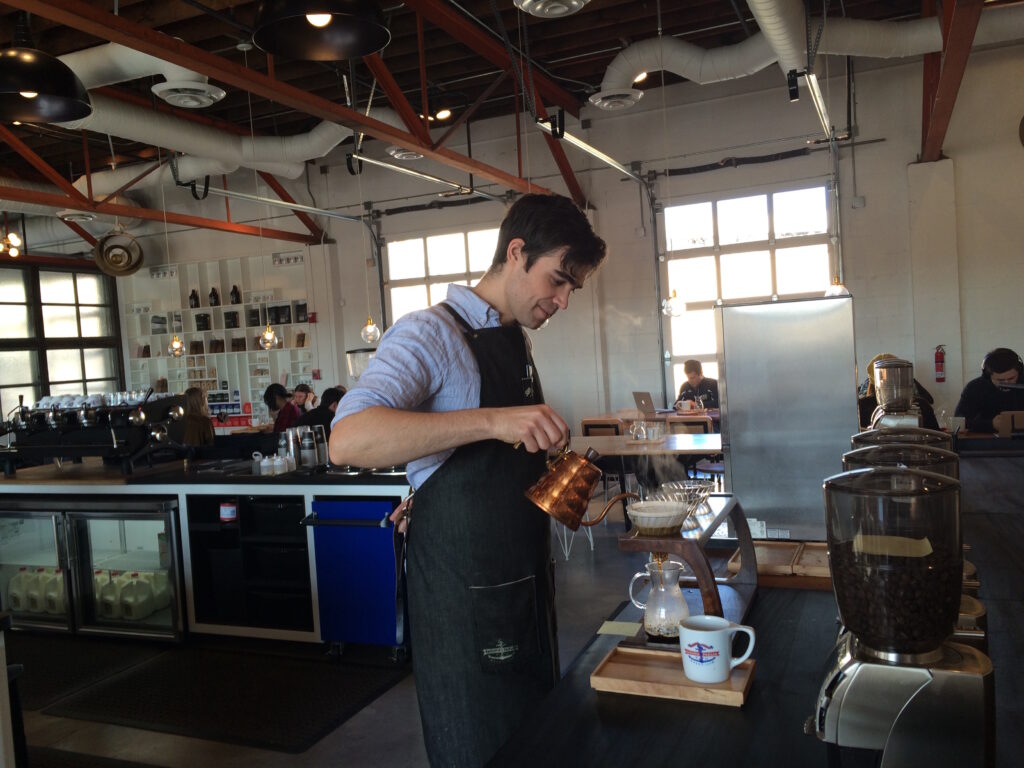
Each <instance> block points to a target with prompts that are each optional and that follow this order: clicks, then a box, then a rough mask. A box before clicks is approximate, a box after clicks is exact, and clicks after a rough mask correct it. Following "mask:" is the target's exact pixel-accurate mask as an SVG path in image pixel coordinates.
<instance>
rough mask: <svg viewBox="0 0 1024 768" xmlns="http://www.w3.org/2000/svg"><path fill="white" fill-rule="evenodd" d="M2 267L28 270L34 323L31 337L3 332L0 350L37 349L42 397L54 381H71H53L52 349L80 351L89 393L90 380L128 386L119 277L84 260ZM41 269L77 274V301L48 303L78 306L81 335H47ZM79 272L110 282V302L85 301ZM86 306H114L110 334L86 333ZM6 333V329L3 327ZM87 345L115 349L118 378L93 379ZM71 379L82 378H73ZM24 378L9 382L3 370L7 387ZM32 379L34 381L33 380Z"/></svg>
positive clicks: (27, 297) (120, 387) (6, 263)
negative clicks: (49, 358) (87, 364)
mask: <svg viewBox="0 0 1024 768" xmlns="http://www.w3.org/2000/svg"><path fill="white" fill-rule="evenodd" d="M0 267H2V268H4V269H18V270H21V271H22V272H23V273H24V274H25V306H26V307H27V311H28V317H29V323H30V324H31V327H32V335H31V336H29V337H28V338H7V337H3V336H2V335H0V351H5V352H8V351H13V352H21V351H28V352H34V353H35V356H36V371H37V374H38V377H39V381H38V386H39V397H46V396H47V395H49V394H50V388H51V386H52V385H60V384H67V383H69V382H68V381H65V380H60V381H56V380H54V381H51V379H50V371H49V363H48V361H47V354H46V353H47V352H48V351H50V350H69V349H70V350H75V349H77V350H78V352H79V359H80V361H81V363H82V378H81V379H80V381H81V382H82V393H83V394H85V390H86V386H87V382H89V381H108V380H109V381H110V382H111V385H110V390H109V391H119V390H123V389H124V381H125V367H124V354H123V349H122V332H121V315H120V306H119V305H120V302H119V300H118V293H117V281H116V280H115V279H114V278H113V277H110V276H109V275H106V274H104V273H103V272H102V271H100V270H99V269H95V268H92V269H90V268H89V266H88V265H86V264H83V265H82V266H81V267H78V266H69V265H66V264H47V263H45V262H42V261H40V262H24V263H16V262H13V261H9V260H5V261H4V262H3V263H2V264H0ZM41 272H64V273H69V274H71V275H72V276H73V286H74V303H73V304H70V303H63V302H57V303H54V302H50V303H47V304H46V306H64V307H73V308H74V310H75V323H76V325H77V330H78V335H77V336H55V337H47V336H46V333H45V326H44V321H43V306H44V304H43V301H42V290H41V287H40V273H41ZM79 274H87V275H91V276H92V275H94V276H97V277H99V278H100V279H101V280H103V281H105V282H106V284H107V289H108V290H107V302H108V303H105V304H92V303H85V304H83V303H81V302H80V301H79V295H78V280H77V279H74V276H76V275H79ZM4 304H11V305H17V306H20V305H21V304H20V302H4ZM83 306H85V307H104V308H107V309H109V310H110V327H111V330H112V332H113V333H112V335H107V336H82V335H81V333H82V316H81V308H82V307H83ZM0 334H2V330H0ZM86 349H112V350H114V361H115V370H114V373H115V378H113V379H90V378H89V377H88V376H87V375H86V369H85V359H84V355H85V350H86ZM71 381H78V379H73V380H71ZM20 383H21V382H11V383H8V382H6V381H4V380H3V374H2V372H0V388H6V387H11V386H18V385H19V384H20ZM30 383H32V382H30ZM3 408H4V409H5V410H9V408H10V407H9V404H8V403H4V404H3Z"/></svg>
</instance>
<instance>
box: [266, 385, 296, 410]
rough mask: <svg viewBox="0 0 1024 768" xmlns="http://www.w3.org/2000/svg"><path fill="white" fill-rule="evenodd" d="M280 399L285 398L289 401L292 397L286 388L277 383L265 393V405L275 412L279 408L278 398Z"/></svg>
mask: <svg viewBox="0 0 1024 768" xmlns="http://www.w3.org/2000/svg"><path fill="white" fill-rule="evenodd" d="M279 397H283V398H284V399H285V400H287V399H288V398H289V397H291V395H290V394H289V393H288V390H287V389H285V388H284V386H282V385H281V384H278V383H276V382H275V383H273V384H271V385H270V386H269V387H267V388H266V390H265V391H264V392H263V404H264V405H266V406H267V408H269V409H270V410H272V411H273V410H275V409H276V408H277V398H279Z"/></svg>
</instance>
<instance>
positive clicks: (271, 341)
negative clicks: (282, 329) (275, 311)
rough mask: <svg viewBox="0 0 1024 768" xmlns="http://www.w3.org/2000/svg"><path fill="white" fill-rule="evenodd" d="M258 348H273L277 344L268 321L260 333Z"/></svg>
mask: <svg viewBox="0 0 1024 768" xmlns="http://www.w3.org/2000/svg"><path fill="white" fill-rule="evenodd" d="M259 344H260V349H273V348H274V347H276V346H277V334H276V333H274V329H273V328H271V327H270V323H267V327H266V328H265V329H263V333H261V334H260V341H259Z"/></svg>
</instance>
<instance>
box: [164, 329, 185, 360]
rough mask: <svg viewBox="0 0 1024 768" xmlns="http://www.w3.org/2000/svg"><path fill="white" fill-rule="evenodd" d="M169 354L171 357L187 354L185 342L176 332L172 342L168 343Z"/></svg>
mask: <svg viewBox="0 0 1024 768" xmlns="http://www.w3.org/2000/svg"><path fill="white" fill-rule="evenodd" d="M167 354H168V355H170V356H171V357H181V356H182V355H184V354H185V342H183V341H182V340H181V339H180V338H178V334H174V338H173V339H171V343H170V344H168V345H167Z"/></svg>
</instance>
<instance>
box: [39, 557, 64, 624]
mask: <svg viewBox="0 0 1024 768" xmlns="http://www.w3.org/2000/svg"><path fill="white" fill-rule="evenodd" d="M43 607H44V608H45V609H46V612H47V613H64V574H63V573H61V570H60V568H57V569H56V570H55V571H54V572H53V578H51V579H50V582H49V583H48V584H47V585H46V590H45V592H44V593H43Z"/></svg>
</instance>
